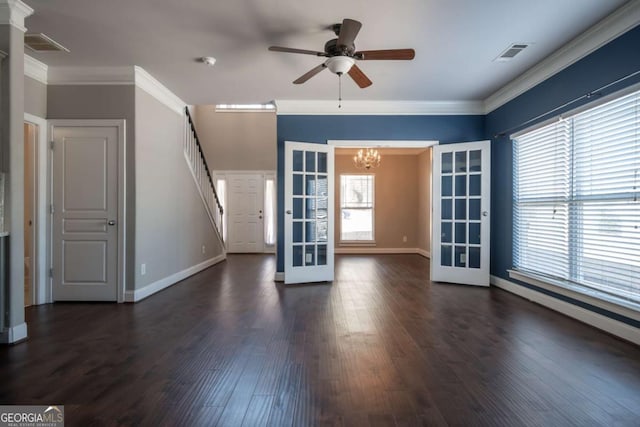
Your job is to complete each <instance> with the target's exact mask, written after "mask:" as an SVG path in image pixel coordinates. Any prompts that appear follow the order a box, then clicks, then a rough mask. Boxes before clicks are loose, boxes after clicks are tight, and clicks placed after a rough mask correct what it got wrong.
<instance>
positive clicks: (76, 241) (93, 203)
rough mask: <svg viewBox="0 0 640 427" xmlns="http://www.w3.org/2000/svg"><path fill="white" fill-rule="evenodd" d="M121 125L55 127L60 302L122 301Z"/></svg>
mask: <svg viewBox="0 0 640 427" xmlns="http://www.w3.org/2000/svg"><path fill="white" fill-rule="evenodd" d="M121 132H122V128H121V127H119V126H91V125H86V126H81V125H78V126H58V125H54V126H52V141H53V155H52V159H53V195H52V202H53V203H52V205H53V206H52V209H53V219H52V228H53V232H52V233H53V236H52V237H53V242H52V250H53V253H52V277H53V299H54V301H117V300H118V279H117V277H118V254H119V252H118V251H119V248H118V243H119V240H118V239H119V233H118V227H119V224H118V219H119V215H118V214H119V209H118V203H119V200H118V196H119V194H118V191H119V181H118V180H119V164H118V163H119V154H120V153H119V150H120V143H121V141H120V138H122V137H123V136H122V133H121Z"/></svg>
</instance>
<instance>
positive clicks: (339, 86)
mask: <svg viewBox="0 0 640 427" xmlns="http://www.w3.org/2000/svg"><path fill="white" fill-rule="evenodd" d="M338 108H342V73H340V74H338Z"/></svg>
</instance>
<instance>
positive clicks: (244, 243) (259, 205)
mask: <svg viewBox="0 0 640 427" xmlns="http://www.w3.org/2000/svg"><path fill="white" fill-rule="evenodd" d="M227 183H228V184H227V185H228V188H229V193H228V195H227V200H228V208H227V215H228V216H227V218H228V219H227V223H228V227H229V230H228V242H227V245H228V246H227V248H228V252H263V251H264V177H263V175H262V174H229V175H227Z"/></svg>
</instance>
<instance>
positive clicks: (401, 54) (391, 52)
mask: <svg viewBox="0 0 640 427" xmlns="http://www.w3.org/2000/svg"><path fill="white" fill-rule="evenodd" d="M415 56H416V51H415V50H413V49H386V50H361V51H360V52H356V53H355V54H354V57H356V58H358V59H362V60H364V61H367V60H371V59H396V60H410V59H413V58H415Z"/></svg>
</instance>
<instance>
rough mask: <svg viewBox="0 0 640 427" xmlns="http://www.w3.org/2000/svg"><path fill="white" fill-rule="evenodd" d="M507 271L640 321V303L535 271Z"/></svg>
mask: <svg viewBox="0 0 640 427" xmlns="http://www.w3.org/2000/svg"><path fill="white" fill-rule="evenodd" d="M507 272H508V273H509V277H510V278H512V279H516V280H519V281H521V282H524V283H527V284H529V285H534V286H537V287H539V288H543V289H546V290H548V291H551V292H554V293H556V294H560V295H563V296H566V297H569V298H572V299H575V300H577V301H580V302H583V303H586V304H589V305H592V306H594V307H598V308H601V309H603V310H607V311H610V312H612V313H615V314H619V315H620V316H625V317H628V318H630V319H634V320H637V321H640V304H637V303H634V302H631V301H628V300H625V299H622V298H617V297H615V296H613V295H609V294H606V293H604V292H599V291H597V290H595V289H589V288H587V287H584V286H580V285H576V284H574V283H569V282H565V281H562V280H554V279H550V278H548V277H544V276H541V275H537V274H535V273H530V272H524V271H518V270H507Z"/></svg>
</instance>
